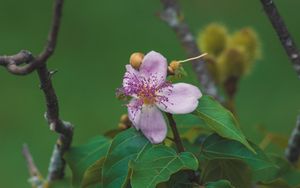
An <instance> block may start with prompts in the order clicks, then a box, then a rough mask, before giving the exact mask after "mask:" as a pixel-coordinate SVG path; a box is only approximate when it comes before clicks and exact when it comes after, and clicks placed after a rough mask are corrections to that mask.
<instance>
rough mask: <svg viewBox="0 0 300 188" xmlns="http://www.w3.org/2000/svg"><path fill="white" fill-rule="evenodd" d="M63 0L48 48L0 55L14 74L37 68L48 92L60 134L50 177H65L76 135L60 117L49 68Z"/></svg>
mask: <svg viewBox="0 0 300 188" xmlns="http://www.w3.org/2000/svg"><path fill="white" fill-rule="evenodd" d="M63 2H64V1H63V0H55V1H54V8H53V18H52V24H51V28H50V32H49V35H48V41H47V43H46V45H45V47H44V50H43V51H42V52H41V53H40V54H39V55H38V56H37V57H34V56H32V55H31V53H30V52H28V51H24V50H23V51H21V52H19V53H18V54H16V55H12V56H0V65H2V66H5V67H6V68H7V69H8V71H9V72H11V73H12V74H16V75H26V74H29V73H31V72H32V71H34V70H36V71H37V73H38V76H39V79H40V86H41V89H42V90H43V92H44V96H45V101H46V105H47V111H46V114H45V117H46V119H47V121H48V124H49V126H50V129H51V130H53V131H55V132H57V133H59V134H60V136H59V138H58V140H57V142H56V145H55V148H54V151H53V155H52V157H51V161H50V164H49V174H48V181H53V180H57V179H61V178H63V176H64V169H65V161H64V159H63V155H64V153H65V151H66V150H68V148H69V147H70V145H71V142H72V136H73V126H72V125H71V124H70V123H67V122H63V121H62V120H61V119H60V118H59V106H58V100H57V96H56V93H55V90H54V88H53V85H52V82H51V72H49V70H48V68H47V64H46V62H47V60H48V58H49V57H50V56H51V55H52V54H53V53H54V50H55V47H56V41H57V36H58V32H59V26H60V20H61V16H62V8H63ZM23 64H25V65H23Z"/></svg>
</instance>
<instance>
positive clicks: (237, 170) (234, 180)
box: [201, 159, 252, 188]
mask: <svg viewBox="0 0 300 188" xmlns="http://www.w3.org/2000/svg"><path fill="white" fill-rule="evenodd" d="M221 179H226V180H228V181H230V182H231V184H232V185H233V186H234V187H237V188H251V186H252V183H251V171H250V169H249V167H248V166H247V165H246V164H245V163H244V162H243V161H240V160H234V159H215V160H209V161H207V162H206V163H204V165H203V167H202V177H201V181H203V182H204V183H209V182H212V181H218V180H221Z"/></svg>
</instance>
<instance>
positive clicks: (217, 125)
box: [193, 96, 255, 153]
mask: <svg viewBox="0 0 300 188" xmlns="http://www.w3.org/2000/svg"><path fill="white" fill-rule="evenodd" d="M193 114H194V115H196V116H198V117H199V118H201V119H202V120H204V121H205V122H206V124H207V125H208V126H209V127H210V129H212V130H213V131H215V132H216V133H217V134H219V135H220V136H222V137H224V138H228V139H232V140H236V141H238V142H241V143H242V144H244V145H245V146H246V147H247V148H248V149H249V150H251V151H253V152H254V153H255V151H254V149H253V148H252V147H251V146H250V144H249V143H248V141H247V140H246V137H245V136H244V134H243V133H242V131H241V130H240V128H239V125H238V123H237V120H236V119H235V118H234V116H233V115H232V113H231V112H229V111H228V110H227V109H225V108H224V107H223V106H222V105H220V104H219V103H218V102H217V101H215V100H214V99H213V98H211V97H210V96H202V97H201V99H200V101H199V105H198V108H197V110H196V111H194V112H193Z"/></svg>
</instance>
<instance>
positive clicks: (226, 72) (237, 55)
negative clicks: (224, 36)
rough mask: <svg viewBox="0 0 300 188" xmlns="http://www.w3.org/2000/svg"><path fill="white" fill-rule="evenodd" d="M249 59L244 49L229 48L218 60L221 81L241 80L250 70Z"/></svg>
mask: <svg viewBox="0 0 300 188" xmlns="http://www.w3.org/2000/svg"><path fill="white" fill-rule="evenodd" d="M249 65H250V63H249V59H248V55H247V52H246V51H245V49H244V48H238V47H235V48H228V49H227V50H225V51H224V52H223V53H222V54H221V55H220V57H219V58H218V70H219V76H220V81H221V82H224V81H226V80H227V79H228V78H229V77H236V78H240V77H241V76H243V75H245V73H247V71H248V70H249Z"/></svg>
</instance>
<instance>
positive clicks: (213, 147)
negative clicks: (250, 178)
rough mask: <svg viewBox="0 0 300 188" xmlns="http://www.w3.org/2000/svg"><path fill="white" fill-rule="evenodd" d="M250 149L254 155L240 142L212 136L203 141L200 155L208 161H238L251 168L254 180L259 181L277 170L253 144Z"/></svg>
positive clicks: (215, 135)
mask: <svg viewBox="0 0 300 188" xmlns="http://www.w3.org/2000/svg"><path fill="white" fill-rule="evenodd" d="M251 147H252V148H253V149H254V150H255V152H256V154H254V153H253V152H251V151H249V150H248V149H247V148H246V147H245V146H244V145H242V144H241V143H240V142H237V141H235V140H228V139H226V138H222V137H220V136H218V135H217V134H212V135H210V136H209V137H207V138H206V139H205V141H204V143H203V145H202V154H203V155H204V156H205V157H206V158H207V159H210V160H211V159H240V160H242V161H244V162H245V163H246V164H248V165H249V166H250V167H251V169H252V170H253V172H254V173H253V175H254V176H255V177H254V179H255V180H261V178H263V176H264V175H265V173H267V174H270V172H274V171H276V170H277V169H278V167H277V166H276V165H275V164H274V163H273V162H272V161H271V160H270V159H269V158H268V157H267V155H266V154H265V153H264V152H263V151H262V150H261V149H260V148H259V147H257V146H256V145H255V144H253V143H251Z"/></svg>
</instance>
